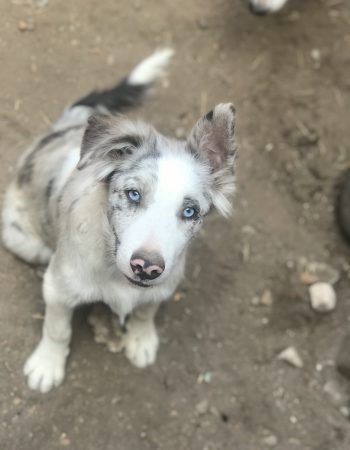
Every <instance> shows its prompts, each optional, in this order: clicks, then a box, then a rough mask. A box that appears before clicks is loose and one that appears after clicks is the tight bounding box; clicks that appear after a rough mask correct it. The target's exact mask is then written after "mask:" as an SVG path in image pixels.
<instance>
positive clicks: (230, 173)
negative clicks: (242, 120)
mask: <svg viewBox="0 0 350 450" xmlns="http://www.w3.org/2000/svg"><path fill="white" fill-rule="evenodd" d="M234 128H235V109H234V107H233V105H232V103H221V104H219V105H217V106H215V108H214V109H213V110H212V111H209V112H208V113H207V114H206V115H205V116H203V117H202V118H201V119H200V120H199V121H198V122H197V123H196V125H195V126H194V127H193V129H192V131H191V133H190V135H189V138H188V146H189V149H190V151H191V152H192V153H193V154H194V155H195V156H196V157H197V158H199V159H200V160H202V161H203V162H204V163H205V164H206V165H208V166H209V168H210V171H211V176H212V180H213V183H212V187H211V196H212V201H213V204H214V206H215V207H216V208H217V209H218V210H219V212H221V213H222V214H223V215H228V214H229V212H230V209H231V205H230V202H229V197H230V194H232V192H233V190H234V160H235V156H236V153H237V147H236V144H235V139H234V137H235V136H234Z"/></svg>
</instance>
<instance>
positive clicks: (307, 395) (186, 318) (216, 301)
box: [0, 0, 350, 450]
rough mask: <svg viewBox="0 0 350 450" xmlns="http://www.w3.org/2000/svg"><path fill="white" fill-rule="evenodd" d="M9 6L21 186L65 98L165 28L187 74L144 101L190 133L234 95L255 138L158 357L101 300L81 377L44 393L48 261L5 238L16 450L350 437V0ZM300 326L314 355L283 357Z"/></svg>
mask: <svg viewBox="0 0 350 450" xmlns="http://www.w3.org/2000/svg"><path fill="white" fill-rule="evenodd" d="M0 17H1V19H0V20H1V22H0V23H1V31H0V63H1V70H0V91H1V104H0V132H1V139H0V161H1V164H0V170H1V177H0V188H1V192H4V190H5V187H6V185H7V184H8V182H9V181H10V180H11V177H12V174H13V170H14V167H15V163H16V160H17V158H18V156H19V155H20V154H21V152H22V151H23V148H24V147H25V145H26V144H28V143H29V142H30V141H31V139H32V138H34V137H35V136H37V134H38V133H39V132H41V131H43V130H45V127H46V126H47V125H48V124H49V123H50V122H51V121H52V120H54V119H55V118H56V116H57V115H58V114H59V112H60V111H61V109H62V107H63V106H65V105H66V104H67V103H69V102H70V101H71V100H73V99H75V98H76V97H78V96H79V95H81V94H83V93H85V92H86V91H88V90H90V89H91V88H94V87H96V86H98V87H103V86H105V85H110V84H112V83H113V82H114V81H115V80H116V79H117V78H118V77H120V76H123V75H124V74H125V73H126V72H127V71H128V70H129V69H130V68H131V67H132V65H133V64H134V63H135V62H137V61H139V60H140V59H142V58H143V57H144V56H146V55H148V54H149V53H151V52H152V51H153V49H154V48H156V47H159V46H164V45H171V46H173V47H174V48H175V49H176V56H175V58H174V61H173V63H172V66H171V68H170V71H169V77H168V80H169V81H168V83H165V82H163V83H161V84H160V85H159V88H158V90H156V91H155V93H154V95H153V97H152V99H151V100H150V101H149V102H148V103H147V105H145V106H144V107H143V108H142V109H141V110H139V111H138V115H140V116H141V117H143V118H144V119H146V120H148V121H150V122H152V123H154V124H155V125H156V126H157V127H158V128H159V129H160V130H162V131H163V132H166V133H169V134H176V135H178V136H181V135H182V134H184V133H186V132H187V131H188V130H189V129H190V127H191V126H192V125H193V124H194V122H195V121H196V120H197V118H198V117H199V115H200V114H202V113H204V112H206V111H207V110H209V109H210V108H211V107H212V106H213V105H214V104H216V103H218V102H221V101H233V102H234V103H235V105H236V107H237V110H238V120H237V132H238V139H239V143H240V159H239V166H238V181H237V185H238V189H237V196H236V199H235V214H234V215H233V217H232V218H231V219H229V220H224V219H222V218H220V217H218V216H217V215H212V216H211V217H209V218H208V220H207V223H206V226H205V228H204V232H203V233H202V234H201V236H200V238H199V239H198V240H197V241H196V243H195V244H194V245H193V249H192V253H191V257H190V261H189V264H188V268H187V278H186V280H185V282H184V283H183V285H182V286H181V287H180V288H179V292H180V294H181V295H178V296H177V297H176V299H177V300H178V299H179V297H180V301H174V299H171V300H170V301H169V302H168V303H167V304H166V305H164V306H163V308H162V309H161V311H160V312H159V314H158V317H157V324H158V328H159V332H160V336H161V342H162V345H161V347H160V351H159V356H158V360H157V362H156V364H155V365H154V366H152V367H151V368H149V369H145V370H138V369H135V368H133V367H131V366H130V364H129V363H128V362H127V360H126V358H125V356H124V355H122V354H117V355H115V354H112V353H109V352H108V351H106V350H105V349H104V348H103V347H102V346H100V345H97V344H96V343H95V342H94V341H93V338H92V332H91V329H90V328H89V326H88V325H87V323H86V314H87V312H88V311H87V310H85V309H83V310H81V311H78V312H77V313H76V316H75V327H74V336H73V344H72V353H71V357H70V359H69V363H68V370H67V378H66V380H65V382H64V384H63V385H62V386H61V387H59V388H58V389H56V390H55V391H53V392H51V393H49V394H47V395H40V394H36V393H33V392H31V391H30V390H29V389H28V388H27V386H26V384H25V380H24V376H23V375H22V366H23V363H24V361H25V359H26V358H27V356H28V355H29V354H30V352H31V351H32V349H33V347H34V345H35V344H36V342H37V341H38V339H39V335H40V328H41V323H42V322H41V314H42V312H43V304H42V300H41V293H40V280H39V278H38V276H37V274H36V272H35V270H34V269H33V268H31V267H29V266H27V265H25V264H23V263H22V262H20V261H18V260H16V259H15V258H14V257H12V256H11V255H10V254H8V253H6V252H5V251H4V250H3V249H1V250H0V261H1V263H0V283H1V291H0V300H1V302H0V313H1V328H0V336H1V339H0V364H1V365H0V371H1V372H0V373H1V380H0V411H1V421H0V448H1V450H34V449H35V450H38V449H39V450H54V449H61V448H63V447H67V448H71V449H74V450H82V449H84V450H100V449H101V450H102V449H103V450H112V449H113V450H115V449H117V450H143V449H152V450H153V449H158V450H174V449H176V450H188V449H189V450H223V449H228V450H265V449H269V448H275V449H278V450H294V449H302V450H343V449H344V450H345V449H349V448H350V425H349V418H348V417H347V416H348V414H349V405H350V402H349V395H350V380H347V379H346V378H343V377H342V376H341V375H339V374H338V373H337V371H336V368H335V363H334V361H335V358H336V354H337V351H338V348H339V345H340V343H341V341H342V338H343V337H344V335H345V334H347V333H348V332H349V321H350V281H349V269H348V268H349V265H348V263H347V261H349V255H350V250H349V248H348V247H347V246H346V245H345V244H344V243H343V242H342V240H341V238H340V237H339V236H338V230H337V228H336V226H335V223H334V215H333V208H334V206H333V205H334V198H335V186H336V183H337V179H338V177H339V174H340V173H341V171H342V170H343V169H344V168H345V167H346V166H349V160H350V146H349V125H350V122H349V106H350V76H349V74H350V2H349V1H347V0H304V1H303V0H290V3H289V5H288V7H287V8H286V9H285V10H284V11H283V12H281V13H280V14H278V15H275V16H271V17H265V18H257V17H253V16H251V15H250V14H249V12H248V11H247V9H246V6H245V5H244V4H243V2H241V1H239V0H211V1H209V0H202V1H199V0H177V1H170V0H164V1H162V2H160V1H155V0H153V1H148V2H142V1H141V0H130V1H127V0H119V1H116V0H104V1H103V2H96V1H93V0H74V1H71V2H59V1H54V0H48V1H46V2H45V1H42V0H11V1H10V0H8V1H2V2H1V3H0ZM305 261H316V262H324V263H328V264H330V265H331V266H332V267H333V268H334V269H336V270H338V271H339V273H340V280H339V281H338V282H337V283H336V285H335V289H336V291H337V295H338V304H337V307H336V309H335V311H334V312H333V313H331V314H323V315H322V314H320V313H317V312H315V311H313V310H312V309H311V308H310V306H309V296H308V289H307V286H305V285H304V284H303V283H302V282H301V280H300V271H301V270H302V269H301V266H302V264H304V263H305ZM266 289H268V290H270V291H271V293H272V297H273V302H272V304H271V305H267V306H264V305H261V304H260V303H259V301H257V300H256V298H260V296H261V295H262V293H263V292H264V291H265V290H266ZM291 345H292V346H294V347H295V348H296V349H297V351H298V353H299V354H300V356H301V358H302V359H303V361H304V365H303V367H302V368H295V367H292V366H289V365H288V364H286V363H285V362H283V361H280V360H278V359H277V355H278V354H279V352H280V351H281V350H283V349H284V348H286V347H288V346H291Z"/></svg>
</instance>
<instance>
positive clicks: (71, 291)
mask: <svg viewBox="0 0 350 450" xmlns="http://www.w3.org/2000/svg"><path fill="white" fill-rule="evenodd" d="M171 53H172V52H171V51H170V50H167V49H165V50H162V51H158V52H156V53H155V54H153V55H152V56H150V57H149V58H147V59H146V60H144V61H143V62H141V63H140V64H139V65H138V66H137V67H136V68H135V69H134V70H133V71H132V72H131V74H130V75H129V76H128V77H127V78H125V79H124V80H123V81H121V82H120V83H119V84H118V85H116V86H115V87H113V88H112V89H109V90H105V91H95V92H92V93H90V94H89V95H87V96H86V97H84V98H82V99H80V100H78V101H77V102H76V103H74V104H73V105H72V106H70V107H69V108H68V109H66V110H65V111H64V113H63V115H62V116H61V118H60V119H59V120H58V121H57V122H56V123H55V124H54V125H53V127H52V129H51V130H50V131H49V132H48V134H46V135H45V136H44V137H41V138H40V139H39V140H37V141H36V142H35V143H34V144H33V145H32V146H31V147H30V148H29V149H28V151H27V152H26V153H25V155H24V156H23V158H22V159H21V160H20V162H19V167H18V171H17V175H16V178H15V180H14V181H13V183H12V184H11V185H10V187H9V189H8V191H7V193H6V197H5V203H4V208H3V215H2V220H3V230H2V236H3V242H4V244H5V246H6V247H7V248H8V249H9V250H10V251H11V252H13V253H14V254H15V255H17V256H19V257H20V258H22V259H24V260H25V261H27V262H29V263H33V264H48V268H47V270H46V273H45V276H44V281H43V296H44V300H45V303H46V312H45V320H44V324H43V331H42V338H41V341H40V343H39V345H38V346H37V347H36V349H35V350H34V352H33V354H32V355H31V356H30V357H29V359H28V360H27V362H26V364H25V367H24V373H25V375H26V376H27V377H28V384H29V387H30V388H32V389H35V390H39V391H40V392H43V393H45V392H48V391H49V390H50V389H51V388H52V387H53V386H58V385H59V384H60V383H61V382H62V380H63V378H64V373H65V363H66V358H67V356H68V353H69V343H70V339H71V318H72V313H73V309H74V307H75V306H77V305H80V304H83V303H85V304H86V303H91V302H94V301H97V300H103V301H104V302H105V303H106V304H108V305H109V306H110V308H111V309H112V310H113V311H114V312H115V313H116V314H117V315H118V316H119V318H120V321H121V322H122V323H124V321H125V319H126V317H128V320H127V322H126V334H125V338H124V345H125V351H126V356H127V357H128V359H129V360H130V361H131V362H132V363H133V364H134V365H135V366H137V367H145V366H147V365H149V364H152V363H153V362H154V361H155V357H156V352H157V349H158V337H157V332H156V329H155V325H154V320H153V319H154V315H155V312H156V310H157V307H158V305H159V303H160V302H162V301H163V300H166V299H167V298H169V297H170V296H171V295H172V294H173V292H174V290H175V289H176V287H177V285H178V284H179V282H180V280H181V278H182V277H183V274H184V267H185V259H186V253H187V249H188V245H189V243H190V241H191V240H192V239H193V237H194V236H195V235H196V234H197V233H198V231H199V229H200V228H201V226H202V223H203V219H204V217H205V216H206V215H207V214H208V213H209V211H210V210H211V209H213V208H216V209H217V210H218V211H219V213H221V214H222V215H224V216H227V215H228V214H229V212H230V197H231V194H232V193H233V190H234V159H235V156H236V145H235V139H234V123H235V110H234V108H233V106H232V104H219V105H217V106H216V107H215V108H214V109H213V110H212V111H210V112H208V114H206V115H205V116H204V117H202V118H200V119H199V121H198V122H197V124H196V125H195V126H194V127H193V129H192V131H191V132H190V134H189V136H188V138H187V140H186V141H179V140H175V139H172V138H168V137H166V136H164V135H162V134H160V133H159V132H158V131H156V130H155V129H154V128H153V127H152V126H150V125H148V124H146V123H143V122H140V121H135V122H133V121H130V120H128V119H126V118H124V117H121V116H118V115H113V114H115V113H118V112H119V111H121V110H123V109H125V108H126V107H130V106H133V105H136V104H138V103H139V102H140V100H141V99H142V97H143V95H144V93H145V92H146V91H147V89H148V87H149V86H150V85H151V84H152V82H153V81H154V80H155V79H156V78H157V77H158V76H159V75H160V73H161V72H162V71H163V69H164V67H165V66H166V65H167V63H168V61H169V58H170V56H171Z"/></svg>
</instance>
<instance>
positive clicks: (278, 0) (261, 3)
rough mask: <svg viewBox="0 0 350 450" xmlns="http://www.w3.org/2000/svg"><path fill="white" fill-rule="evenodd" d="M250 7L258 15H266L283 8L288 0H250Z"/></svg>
mask: <svg viewBox="0 0 350 450" xmlns="http://www.w3.org/2000/svg"><path fill="white" fill-rule="evenodd" d="M248 3H249V9H250V10H251V12H252V13H254V14H256V15H260V16H262V15H265V14H269V13H273V12H276V11H278V10H280V9H281V8H283V6H284V5H285V4H286V3H287V0H248Z"/></svg>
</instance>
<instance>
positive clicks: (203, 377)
mask: <svg viewBox="0 0 350 450" xmlns="http://www.w3.org/2000/svg"><path fill="white" fill-rule="evenodd" d="M212 377H213V374H212V373H211V372H205V373H203V374H202V373H201V374H200V375H199V376H198V378H197V383H199V384H202V383H207V384H209V383H210V382H211V380H212Z"/></svg>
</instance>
